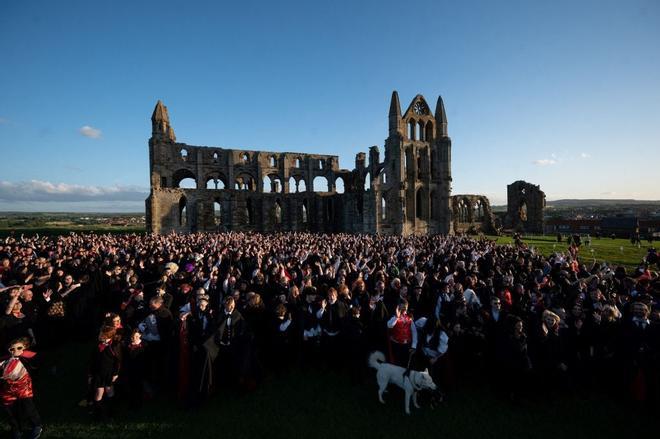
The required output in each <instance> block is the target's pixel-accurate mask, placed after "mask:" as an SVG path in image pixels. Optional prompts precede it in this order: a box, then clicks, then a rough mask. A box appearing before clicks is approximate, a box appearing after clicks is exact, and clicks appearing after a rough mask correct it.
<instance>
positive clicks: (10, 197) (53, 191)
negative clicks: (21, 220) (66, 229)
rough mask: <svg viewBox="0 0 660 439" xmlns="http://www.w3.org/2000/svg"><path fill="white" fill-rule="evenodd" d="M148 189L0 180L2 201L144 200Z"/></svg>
mask: <svg viewBox="0 0 660 439" xmlns="http://www.w3.org/2000/svg"><path fill="white" fill-rule="evenodd" d="M147 192H148V191H147V189H146V188H142V187H139V186H121V185H115V186H83V185H78V184H67V183H51V182H49V181H41V180H30V181H21V182H9V181H0V201H14V202H16V201H30V202H32V201H66V202H79V201H143V200H144V199H145V198H146V196H147Z"/></svg>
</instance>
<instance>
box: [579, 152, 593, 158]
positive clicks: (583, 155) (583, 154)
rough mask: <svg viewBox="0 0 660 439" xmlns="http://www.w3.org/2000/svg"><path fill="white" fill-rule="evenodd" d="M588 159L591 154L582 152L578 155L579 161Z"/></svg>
mask: <svg viewBox="0 0 660 439" xmlns="http://www.w3.org/2000/svg"><path fill="white" fill-rule="evenodd" d="M590 157H591V154H589V153H586V152H583V153H581V154H580V158H581V159H588V158H590Z"/></svg>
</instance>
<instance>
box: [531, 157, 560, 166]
mask: <svg viewBox="0 0 660 439" xmlns="http://www.w3.org/2000/svg"><path fill="white" fill-rule="evenodd" d="M532 163H533V164H535V165H537V166H552V165H556V164H557V160H555V159H538V160H534V161H533V162H532Z"/></svg>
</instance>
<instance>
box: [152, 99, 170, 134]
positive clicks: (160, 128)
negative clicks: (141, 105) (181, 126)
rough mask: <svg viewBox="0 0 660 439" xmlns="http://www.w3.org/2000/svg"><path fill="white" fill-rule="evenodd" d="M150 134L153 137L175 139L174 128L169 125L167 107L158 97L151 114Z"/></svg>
mask: <svg viewBox="0 0 660 439" xmlns="http://www.w3.org/2000/svg"><path fill="white" fill-rule="evenodd" d="M151 136H152V137H154V138H161V139H167V140H171V141H175V140H176V137H175V135H174V130H173V129H172V127H171V126H170V116H169V114H168V113H167V107H166V106H165V105H164V104H163V102H162V101H161V100H160V99H159V100H158V102H157V103H156V108H154V112H153V114H152V115H151Z"/></svg>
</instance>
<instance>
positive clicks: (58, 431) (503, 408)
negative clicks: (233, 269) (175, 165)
mask: <svg viewBox="0 0 660 439" xmlns="http://www.w3.org/2000/svg"><path fill="white" fill-rule="evenodd" d="M89 350H90V346H89V345H86V344H71V345H67V346H65V347H62V348H60V349H57V350H56V351H54V352H51V353H50V354H48V355H47V357H48V358H47V359H46V360H47V361H46V364H45V367H44V370H42V373H41V374H40V376H39V379H38V380H37V381H36V393H37V395H38V401H37V404H38V407H39V410H40V412H41V414H42V416H43V418H44V424H45V426H46V432H45V434H44V437H58V438H118V437H119V438H144V437H159V438H179V439H193V438H194V439H198V438H206V437H239V438H251V437H255V438H261V437H267V438H269V439H271V438H299V437H301V438H306V437H310V438H312V437H313V438H338V437H339V438H341V437H346V438H349V437H350V438H352V437H360V438H372V437H373V438H389V437H403V438H406V437H411V436H413V437H420V438H426V437H429V438H430V437H442V438H443V439H444V438H461V439H465V438H471V437H475V438H488V437H506V438H531V437H534V438H545V437H547V438H552V439H557V438H558V437H567V438H574V437H598V438H599V439H600V438H609V437H612V438H614V437H616V438H621V437H631V436H636V435H640V434H644V433H646V432H648V431H650V429H651V425H650V423H651V422H652V420H649V419H648V418H645V417H643V416H641V415H640V414H639V413H636V412H635V411H634V410H632V409H630V408H628V407H626V406H623V405H621V404H619V403H616V402H615V401H613V400H611V399H609V398H606V397H603V398H597V397H592V398H588V399H579V398H575V397H568V396H566V397H559V398H557V399H552V400H550V401H545V400H543V399H538V400H535V401H534V402H531V403H527V404H525V405H518V406H513V405H511V404H510V403H508V402H505V401H503V400H501V399H500V398H498V397H497V396H496V395H495V394H493V392H492V391H491V390H490V388H489V387H486V386H481V385H478V384H475V383H472V384H466V385H464V386H462V387H459V390H458V391H457V392H454V393H452V394H450V395H449V400H448V402H447V403H446V404H445V405H443V406H441V407H439V408H437V409H435V410H431V409H430V408H429V407H428V406H426V407H423V408H422V409H414V408H413V409H412V415H410V416H407V415H405V414H404V410H403V394H402V392H401V391H400V390H398V389H397V388H392V387H391V388H390V389H389V391H388V392H387V393H386V395H385V400H386V404H385V405H382V404H380V403H379V402H378V400H377V397H376V384H375V376H374V373H373V371H370V372H369V373H368V374H367V379H366V381H365V382H364V383H363V384H360V385H353V384H351V382H350V380H349V379H348V378H347V377H346V376H344V375H340V374H337V373H333V372H323V371H319V370H312V371H300V370H295V371H291V372H290V373H288V374H285V375H283V376H282V377H280V378H276V379H275V378H273V379H269V380H267V381H266V382H264V383H263V384H262V385H261V386H260V387H259V388H258V389H257V390H256V391H255V392H252V393H250V394H247V395H237V394H228V393H221V394H219V395H216V396H214V397H212V398H211V399H210V400H209V401H207V402H206V403H205V404H204V405H203V406H202V407H201V408H199V409H196V410H186V409H183V408H181V406H180V404H178V403H177V401H175V400H174V399H173V398H160V399H158V400H155V401H152V402H149V403H145V404H144V406H143V407H142V408H140V409H137V410H135V409H130V408H129V407H128V406H126V405H120V406H119V407H118V408H117V410H116V413H115V416H114V417H113V421H112V422H107V423H99V422H95V421H92V419H91V418H90V417H89V415H88V414H87V411H86V409H84V408H80V407H78V406H77V402H78V401H79V400H80V399H81V398H82V396H83V394H84V389H85V385H84V379H85V368H86V365H87V358H88V354H89ZM53 366H56V368H57V373H56V375H53V374H52V373H51V372H49V370H50V369H52V367H53ZM4 425H5V428H7V427H6V423H4Z"/></svg>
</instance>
